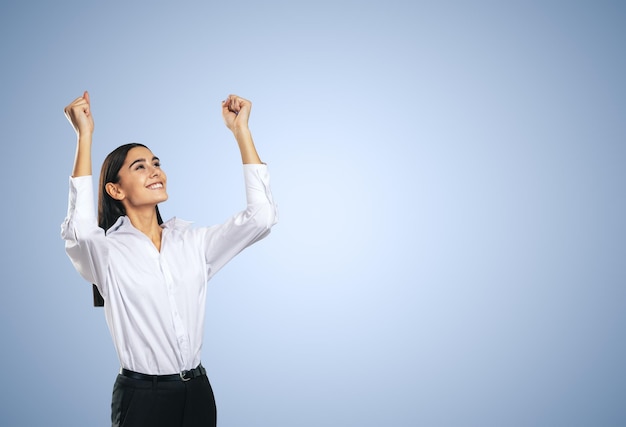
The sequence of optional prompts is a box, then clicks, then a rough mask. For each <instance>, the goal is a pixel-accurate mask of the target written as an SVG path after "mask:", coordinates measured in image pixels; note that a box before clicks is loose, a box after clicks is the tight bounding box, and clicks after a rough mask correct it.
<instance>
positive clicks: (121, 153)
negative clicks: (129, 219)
mask: <svg viewBox="0 0 626 427" xmlns="http://www.w3.org/2000/svg"><path fill="white" fill-rule="evenodd" d="M135 147H145V148H148V147H146V146H145V145H143V144H139V143H137V142H132V143H130V144H124V145H120V146H119V147H117V148H116V149H115V150H113V151H111V152H110V153H109V155H108V156H107V157H106V159H104V162H103V163H102V170H101V171H100V188H99V190H98V225H99V226H100V228H103V229H104V230H105V231H106V230H108V229H109V228H110V227H111V226H112V225H113V224H115V222H116V221H117V220H118V218H119V217H120V216H123V215H126V209H124V205H123V204H122V202H120V201H119V200H115V199H114V198H113V197H111V196H109V193H107V190H106V188H105V187H106V185H107V183H108V182H113V183H118V182H119V181H120V176H119V173H120V169H122V166H123V165H124V162H125V161H126V156H127V155H128V152H129V151H130V150H131V149H132V148H135ZM156 214H157V221H158V222H159V225H161V224H163V220H162V219H161V213H160V212H159V207H158V206H156ZM92 287H93V305H94V306H95V307H102V306H104V298H102V295H100V292H99V291H98V288H97V287H96V285H95V284H93V285H92Z"/></svg>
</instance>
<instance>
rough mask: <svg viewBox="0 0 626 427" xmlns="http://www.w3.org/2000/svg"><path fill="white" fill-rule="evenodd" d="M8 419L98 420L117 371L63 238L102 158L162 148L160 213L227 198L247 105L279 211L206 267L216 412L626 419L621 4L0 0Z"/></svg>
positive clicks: (340, 425)
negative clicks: (77, 117) (67, 109)
mask: <svg viewBox="0 0 626 427" xmlns="http://www.w3.org/2000/svg"><path fill="white" fill-rule="evenodd" d="M0 12H1V15H0V58H1V61H2V71H3V80H2V82H3V83H2V97H1V101H0V102H1V105H0V113H1V114H0V121H1V122H0V140H1V141H2V159H3V166H2V167H1V168H0V178H1V182H2V198H3V202H2V209H1V210H0V220H1V221H2V224H3V227H4V229H3V233H2V234H3V239H2V241H3V245H2V246H3V255H2V257H1V258H0V260H1V261H0V262H1V271H2V286H1V287H0V334H1V338H2V352H1V356H0V357H1V361H2V363H1V366H2V378H3V386H2V392H1V393H2V396H1V399H0V425H2V426H27V427H32V426H61V425H63V426H81V427H83V426H107V425H108V419H109V405H110V395H111V389H112V384H113V381H114V377H115V374H116V372H117V369H118V362H117V358H116V355H115V353H114V350H113V346H112V343H111V339H110V336H109V334H108V330H107V328H106V325H105V322H104V317H103V313H102V310H101V309H95V308H92V307H91V289H90V286H89V285H88V284H87V283H85V282H84V281H82V280H81V278H80V277H79V275H78V274H77V273H76V272H75V271H74V270H73V268H72V266H71V264H70V262H69V260H68V259H67V257H66V255H65V253H64V249H63V242H62V241H61V239H60V237H59V232H60V223H61V222H62V220H63V217H64V216H65V212H66V206H67V180H68V176H69V174H70V171H71V166H72V162H73V155H74V148H75V136H74V133H73V131H72V129H71V128H70V125H69V124H68V123H67V121H66V119H65V118H64V116H63V107H64V106H65V105H66V104H68V103H69V102H70V101H71V100H73V99H74V98H75V97H77V96H79V95H80V94H81V93H82V91H83V90H85V89H88V90H89V91H90V93H91V97H92V106H93V114H94V117H95V123H96V131H95V135H94V138H95V140H94V150H95V152H94V164H95V169H96V171H99V166H100V164H101V162H102V160H103V158H104V156H105V155H106V154H107V153H108V152H109V151H111V150H112V149H113V148H114V147H116V146H117V145H120V144H122V143H126V142H130V141H138V142H143V143H145V144H148V145H149V146H150V147H151V148H152V150H153V151H154V152H155V153H156V154H157V155H158V156H160V157H161V159H162V160H163V168H164V169H165V170H166V172H167V173H168V176H169V183H170V186H169V193H170V200H169V201H168V202H167V203H165V204H164V205H163V206H162V212H163V215H164V217H170V216H173V215H176V216H178V217H181V218H185V219H189V220H194V221H196V222H197V223H198V224H213V223H216V222H219V221H223V220H225V219H226V218H227V217H228V216H230V215H231V214H233V213H234V212H235V211H237V210H239V209H240V208H242V207H243V201H244V194H243V187H242V182H243V180H242V173H241V167H240V166H239V163H240V160H239V155H238V152H237V148H236V145H235V144H234V140H233V138H232V136H231V135H230V134H229V132H228V131H227V129H226V128H225V127H224V126H223V124H222V119H221V116H220V101H221V100H222V99H224V97H225V96H226V95H227V94H228V93H231V92H232V93H237V94H240V95H242V96H245V97H247V98H250V99H251V100H253V102H254V108H253V114H252V119H251V127H252V130H253V133H254V136H255V140H256V142H257V145H258V148H259V151H260V153H261V156H262V159H263V160H264V161H266V162H267V163H268V164H269V165H270V168H271V173H272V180H273V181H272V182H273V189H274V195H275V198H276V200H277V201H278V202H279V207H280V212H281V222H280V223H279V225H278V226H277V227H276V228H275V229H274V231H273V233H272V234H271V235H270V237H269V238H268V239H267V240H264V241H262V242H261V243H259V244H258V245H256V246H254V247H252V248H250V249H249V250H247V251H246V252H244V253H242V254H241V255H240V256H239V257H238V258H236V259H235V260H234V261H233V262H232V263H231V264H229V265H228V266H227V267H226V268H225V269H224V270H223V271H222V272H221V273H220V274H219V275H218V276H216V278H215V279H214V280H213V281H212V282H210V292H209V299H208V316H207V327H206V337H205V348H204V352H203V360H204V364H205V365H206V366H207V368H208V371H209V375H210V378H211V380H212V383H213V386H214V389H215V392H216V395H217V403H218V407H219V425H220V427H242V426H245V427H266V426H267V427H319V426H330V427H353V426H354V427H356V426H358V427H370V426H372V427H373V426H389V427H410V426H618V425H626V405H625V404H624V402H626V368H625V365H624V360H626V345H625V343H624V341H625V332H626V312H625V309H626V288H625V285H626V267H625V266H626V262H625V261H626V259H625V255H626V247H625V244H626V243H625V242H626V229H625V225H624V224H625V222H624V218H625V217H626V206H625V202H624V184H625V183H626V168H625V161H626V126H625V118H626V85H625V83H624V76H626V49H625V42H626V25H625V22H626V6H625V3H624V2H621V1H603V0H601V1H528V0H525V1H508V2H498V1H474V2H470V1H442V2H435V1H395V0H385V1H382V0H378V1H346V0H334V1H321V0H318V1H308V2H296V1H276V0H270V1H263V2H262V1H251V0H243V1H236V2H210V1H202V2H200V1H197V2H188V1H181V2H176V3H174V2H171V3H163V4H160V3H159V2H148V1H127V2H121V1H109V2H88V1H82V2H80V1H56V2H43V1H41V2H18V1H16V0H12V1H4V2H3V3H2V6H0Z"/></svg>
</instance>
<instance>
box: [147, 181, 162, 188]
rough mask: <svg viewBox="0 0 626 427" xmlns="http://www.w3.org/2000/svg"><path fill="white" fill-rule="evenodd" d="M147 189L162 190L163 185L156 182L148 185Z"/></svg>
mask: <svg viewBox="0 0 626 427" xmlns="http://www.w3.org/2000/svg"><path fill="white" fill-rule="evenodd" d="M148 188H149V189H151V190H155V189H157V188H163V184H161V183H160V182H157V183H154V184H151V185H149V186H148Z"/></svg>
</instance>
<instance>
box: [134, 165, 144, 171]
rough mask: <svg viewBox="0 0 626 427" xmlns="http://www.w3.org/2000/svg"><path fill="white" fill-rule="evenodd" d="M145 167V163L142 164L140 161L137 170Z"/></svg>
mask: <svg viewBox="0 0 626 427" xmlns="http://www.w3.org/2000/svg"><path fill="white" fill-rule="evenodd" d="M145 168H146V167H145V166H144V165H142V164H141V163H139V164H138V165H137V167H136V168H135V170H136V171H137V170H139V169H145Z"/></svg>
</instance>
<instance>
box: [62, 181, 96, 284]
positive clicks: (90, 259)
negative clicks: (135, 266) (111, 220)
mask: <svg viewBox="0 0 626 427" xmlns="http://www.w3.org/2000/svg"><path fill="white" fill-rule="evenodd" d="M92 182H93V181H92V177H91V176H81V177H76V178H71V177H70V191H69V198H68V206H67V216H66V217H65V220H64V221H63V224H61V237H62V238H63V240H65V252H66V253H67V255H68V256H69V258H70V260H71V261H72V264H73V265H74V268H75V269H76V270H77V271H78V272H79V273H80V275H81V276H82V277H83V278H84V279H85V280H87V281H88V282H89V283H94V284H95V285H96V286H97V287H98V290H99V291H100V293H101V294H102V295H103V296H105V295H104V293H103V289H102V288H103V286H101V284H102V283H103V280H102V279H103V278H104V274H105V272H106V259H107V256H108V250H107V245H106V237H105V235H104V230H102V229H101V228H100V227H98V221H97V218H96V212H95V208H94V194H93V184H92Z"/></svg>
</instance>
